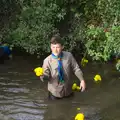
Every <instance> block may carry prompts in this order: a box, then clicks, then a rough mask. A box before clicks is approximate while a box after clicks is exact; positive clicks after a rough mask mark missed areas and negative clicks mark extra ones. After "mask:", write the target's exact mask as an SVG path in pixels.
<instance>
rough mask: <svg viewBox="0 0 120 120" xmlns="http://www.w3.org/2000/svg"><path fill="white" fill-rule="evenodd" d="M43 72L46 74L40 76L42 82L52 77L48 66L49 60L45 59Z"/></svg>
mask: <svg viewBox="0 0 120 120" xmlns="http://www.w3.org/2000/svg"><path fill="white" fill-rule="evenodd" d="M42 68H43V70H44V73H43V75H42V76H40V79H41V80H42V81H44V80H46V79H47V80H49V77H50V69H49V64H48V59H45V60H44V61H43V66H42Z"/></svg>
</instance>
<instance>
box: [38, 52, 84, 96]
mask: <svg viewBox="0 0 120 120" xmlns="http://www.w3.org/2000/svg"><path fill="white" fill-rule="evenodd" d="M61 60H62V67H63V73H64V82H60V81H59V75H58V61H57V59H54V58H53V57H52V55H49V56H48V57H47V58H45V60H44V62H43V66H42V67H43V69H44V75H43V76H41V77H40V78H41V79H42V80H48V91H50V92H51V93H52V94H53V95H54V96H55V97H64V96H68V95H70V94H71V93H72V84H73V80H72V75H73V73H74V74H75V75H76V76H77V77H78V79H79V80H84V78H83V73H82V71H81V69H80V68H79V66H78V64H77V62H76V60H75V58H74V57H73V55H72V54H71V53H70V52H65V51H63V57H62V59H61Z"/></svg>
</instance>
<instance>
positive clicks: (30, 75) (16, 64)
mask: <svg viewBox="0 0 120 120" xmlns="http://www.w3.org/2000/svg"><path fill="white" fill-rule="evenodd" d="M41 64H42V61H41V60H36V59H35V58H32V57H29V56H27V57H25V56H24V57H23V56H14V57H13V59H12V60H9V61H5V63H4V64H0V120H74V117H75V115H76V114H77V113H78V112H82V113H84V115H85V120H120V93H119V92H120V73H119V72H118V71H117V70H116V68H115V63H88V64H87V66H86V67H84V68H81V69H82V70H83V72H84V78H85V80H86V83H87V89H86V91H85V92H75V95H74V96H73V97H71V98H66V99H61V100H55V101H49V100H48V99H47V82H41V81H40V80H39V78H38V77H37V76H35V74H34V72H33V69H34V68H35V67H38V66H41ZM95 74H100V75H101V77H102V81H101V82H100V83H95V82H94V80H93V78H94V75H95ZM75 79H76V80H77V78H75ZM77 108H80V110H79V111H78V110H77Z"/></svg>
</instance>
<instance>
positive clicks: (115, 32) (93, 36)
mask: <svg viewBox="0 0 120 120" xmlns="http://www.w3.org/2000/svg"><path fill="white" fill-rule="evenodd" d="M86 36H87V37H86V38H87V42H86V48H87V51H88V54H89V55H90V56H92V58H93V60H104V61H108V60H110V59H111V56H116V55H117V54H120V26H112V27H111V28H104V27H95V26H93V25H91V26H89V28H88V30H87V31H86Z"/></svg>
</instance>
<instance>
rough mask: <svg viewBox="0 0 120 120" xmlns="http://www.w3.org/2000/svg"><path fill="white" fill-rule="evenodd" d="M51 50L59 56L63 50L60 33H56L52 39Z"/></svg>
mask: <svg viewBox="0 0 120 120" xmlns="http://www.w3.org/2000/svg"><path fill="white" fill-rule="evenodd" d="M50 44H51V51H52V53H53V54H54V55H56V56H58V55H59V54H60V53H61V52H62V50H63V48H64V47H63V43H62V40H61V37H60V36H59V35H54V36H53V37H52V38H51V41H50Z"/></svg>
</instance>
